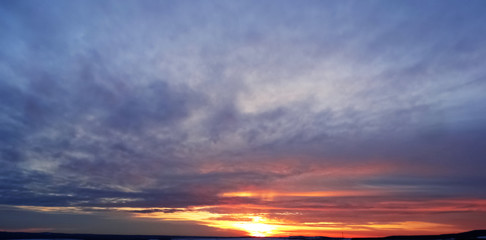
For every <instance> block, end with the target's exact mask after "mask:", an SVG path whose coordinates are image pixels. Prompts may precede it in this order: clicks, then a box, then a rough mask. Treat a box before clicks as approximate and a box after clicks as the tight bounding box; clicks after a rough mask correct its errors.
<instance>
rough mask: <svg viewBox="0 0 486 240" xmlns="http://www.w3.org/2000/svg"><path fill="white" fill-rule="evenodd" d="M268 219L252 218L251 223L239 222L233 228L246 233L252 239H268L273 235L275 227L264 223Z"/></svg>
mask: <svg viewBox="0 0 486 240" xmlns="http://www.w3.org/2000/svg"><path fill="white" fill-rule="evenodd" d="M265 221H266V219H264V218H262V217H258V216H256V217H252V221H251V222H238V223H234V224H233V226H235V227H236V228H239V229H241V230H244V231H246V232H247V233H248V234H249V235H250V236H252V237H267V236H270V235H272V234H273V230H274V229H275V226H272V225H269V224H266V223H264V222H265Z"/></svg>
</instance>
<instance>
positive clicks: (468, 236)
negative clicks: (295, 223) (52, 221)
mask: <svg viewBox="0 0 486 240" xmlns="http://www.w3.org/2000/svg"><path fill="white" fill-rule="evenodd" d="M0 239H36V240H51V239H52V240H54V239H56V240H251V239H255V238H251V237H231V238H230V237H196V236H194V237H187V236H158V235H107V234H69V233H25V232H0ZM257 239H271V240H333V239H341V238H329V237H288V238H272V237H269V238H257ZM353 239H357V240H486V230H475V231H470V232H464V233H456V234H442V235H423V236H422V235H420V236H390V237H383V238H353Z"/></svg>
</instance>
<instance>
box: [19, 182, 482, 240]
mask: <svg viewBox="0 0 486 240" xmlns="http://www.w3.org/2000/svg"><path fill="white" fill-rule="evenodd" d="M270 193H272V194H273V195H272V196H273V197H281V196H284V197H287V196H290V197H295V196H298V197H301V196H305V197H315V196H317V197H320V196H323V195H327V194H329V192H291V193H282V192H270ZM264 194H268V192H265V193H264V192H230V193H224V194H222V196H225V197H230V196H232V197H235V196H241V197H261V196H263V195H264ZM332 194H336V193H332ZM266 196H269V195H266ZM291 201H294V199H291ZM272 205H273V204H272V202H267V203H265V205H262V204H220V205H203V206H192V207H186V208H131V207H122V208H100V207H95V208H90V209H91V211H93V212H99V211H100V210H103V211H107V210H109V211H117V212H119V213H127V214H130V215H131V216H134V217H136V218H145V219H148V218H150V219H157V220H161V221H168V222H186V223H188V222H192V223H194V224H197V225H204V226H207V227H211V228H215V229H221V230H229V232H233V233H234V234H235V235H232V236H241V235H237V234H242V233H243V232H244V233H246V234H247V235H248V236H253V237H288V236H328V237H341V234H342V232H344V233H345V236H346V237H383V236H387V235H392V234H393V235H403V234H409V235H413V234H443V233H451V232H461V231H467V230H470V229H464V228H463V227H460V226H459V225H455V224H454V223H441V222H436V221H433V220H432V221H427V220H426V219H423V220H415V221H413V220H408V219H407V220H402V221H399V220H398V221H397V220H390V221H386V219H385V220H381V221H372V219H373V216H372V215H370V218H369V220H368V219H366V220H364V221H354V219H353V222H346V220H340V219H339V218H333V217H330V216H332V215H335V216H341V215H340V214H348V213H350V212H353V211H354V212H356V214H357V215H361V216H367V215H365V214H367V213H368V212H366V211H373V212H375V213H379V214H382V213H385V214H388V213H391V214H392V215H393V214H394V213H393V212H394V211H396V210H397V209H401V210H403V211H406V212H407V213H424V214H429V213H431V214H436V213H441V212H445V211H447V212H458V213H460V212H465V211H470V212H478V211H480V212H484V211H486V200H483V199H441V200H432V201H425V202H417V201H411V202H407V201H381V202H376V203H373V208H372V209H369V208H366V206H364V207H363V206H356V207H354V208H351V209H350V208H343V207H329V208H321V207H320V206H319V205H317V206H311V205H302V206H300V207H299V206H298V205H297V207H286V206H285V205H280V207H279V206H278V204H275V206H272ZM18 208H20V209H24V210H31V211H38V212H59V213H77V214H78V213H81V214H87V213H89V210H87V209H86V208H79V207H38V206H19V207H18ZM306 214H311V215H310V216H309V215H306ZM312 214H315V215H312ZM316 216H317V217H316ZM336 219H339V220H336ZM395 219H399V218H395ZM368 221H369V222H368ZM446 230H447V231H446ZM444 231H446V232H444Z"/></svg>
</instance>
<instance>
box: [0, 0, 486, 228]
mask: <svg viewBox="0 0 486 240" xmlns="http://www.w3.org/2000/svg"><path fill="white" fill-rule="evenodd" d="M255 3H256V2H252V1H250V2H242V3H223V2H215V1H204V2H198V3H193V2H186V1H177V2H175V1H174V2H172V1H169V2H157V1H144V2H136V1H127V2H125V3H124V4H119V3H118V2H112V1H104V2H97V1H70V2H64V1H52V2H48V3H42V4H39V3H36V2H33V1H5V2H2V3H1V4H0V16H1V17H0V28H2V29H4V32H5V34H4V35H5V37H2V38H1V39H0V46H1V47H0V79H1V80H0V162H1V164H2V169H0V179H1V180H2V181H1V183H0V186H1V187H0V192H1V193H2V194H0V196H1V197H0V204H6V205H31V206H70V207H73V206H76V207H86V208H89V207H105V208H110V207H111V208H119V207H132V208H147V209H145V210H137V211H139V213H144V212H149V211H152V210H150V209H156V208H171V209H172V208H186V207H191V206H214V205H221V204H262V205H265V204H267V203H265V202H264V201H262V200H261V199H257V198H225V197H221V196H222V195H221V194H223V193H225V192H238V191H247V190H248V191H249V190H265V189H277V190H279V191H288V192H299V191H300V192H302V191H324V190H326V191H327V190H343V191H345V190H346V191H348V190H349V191H351V190H359V189H365V190H368V188H375V189H379V190H383V192H382V193H381V194H379V197H382V198H384V199H385V200H384V201H388V200H390V199H395V198H406V199H411V200H410V201H412V202H413V201H421V200H423V199H429V198H430V199H432V200H431V201H433V200H437V199H441V198H453V197H454V196H453V195H454V194H458V195H461V196H463V197H465V198H466V197H467V198H471V199H482V198H484V196H485V192H484V190H482V188H481V186H482V185H481V184H484V183H485V181H486V179H485V178H484V177H483V176H484V175H485V174H484V173H485V172H484V169H486V168H485V167H484V161H483V156H484V155H485V154H486V152H485V150H484V149H485V148H484V145H485V143H486V139H485V137H484V136H486V135H485V132H484V131H485V129H486V128H485V127H486V126H485V125H484V119H485V117H486V111H485V110H486V109H485V107H484V104H483V103H484V102H485V100H486V99H485V95H484V91H485V90H486V89H485V88H486V85H485V84H484V82H485V77H486V72H485V71H484V70H483V68H482V66H483V65H484V64H481V63H483V62H484V61H485V59H486V58H485V56H486V52H485V49H486V48H484V46H483V44H482V43H483V42H484V40H486V39H485V38H486V35H485V34H484V32H486V31H484V30H485V29H484V28H485V26H484V24H482V23H483V22H484V21H483V20H486V19H484V18H485V17H484V14H482V13H483V11H482V10H483V9H484V3H482V2H480V1H471V2H470V3H468V4H458V3H456V2H452V1H450V2H449V1H448V2H446V3H444V4H443V3H442V2H441V3H440V4H439V3H438V2H436V1H432V2H427V3H420V4H417V3H409V2H394V3H379V2H367V3H361V2H339V3H326V4H325V5H326V6H323V5H322V3H319V2H306V3H302V4H295V3H294V2H292V1H283V2H280V1H279V2H278V3H277V2H273V1H269V2H266V3H258V4H255ZM438 9H439V10H438ZM370 166H371V167H370ZM373 166H375V167H373ZM343 169H344V170H343ZM377 197H378V196H377ZM313 200H317V201H316V202H313ZM339 200H342V199H339ZM345 200H346V201H348V200H347V199H345ZM301 201H302V207H305V206H307V205H309V206H311V205H314V204H317V205H315V206H321V205H319V202H320V201H324V200H323V199H307V198H305V199H302V200H301ZM326 201H327V200H326ZM336 201H337V200H336ZM363 201H365V202H366V203H365V204H367V203H370V202H373V201H375V200H373V199H371V198H369V199H368V198H367V199H365V200H363ZM272 204H273V203H272ZM275 204H280V203H275ZM282 204H284V205H285V204H287V203H285V202H284V203H282ZM332 204H334V203H332ZM351 205H352V204H351ZM299 206H300V205H299ZM346 206H347V205H346ZM346 206H341V205H339V206H336V208H346ZM387 210H389V209H387ZM140 211H141V212H140ZM164 211H165V210H164ZM164 211H162V212H164ZM168 211H169V212H170V211H173V210H168ZM390 211H391V210H390ZM305 214H311V213H310V212H305ZM339 214H344V213H339ZM339 214H337V215H336V218H339ZM374 214H378V213H374ZM400 216H401V215H400ZM422 220H423V219H422ZM397 221H398V219H397Z"/></svg>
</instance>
